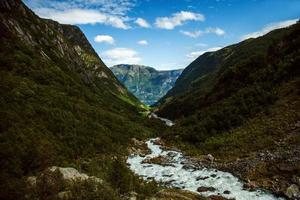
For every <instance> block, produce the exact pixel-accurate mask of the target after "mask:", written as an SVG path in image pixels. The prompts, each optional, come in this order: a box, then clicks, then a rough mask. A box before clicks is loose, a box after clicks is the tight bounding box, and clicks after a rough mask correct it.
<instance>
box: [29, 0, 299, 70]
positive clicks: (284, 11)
mask: <svg viewBox="0 0 300 200" xmlns="http://www.w3.org/2000/svg"><path fill="white" fill-rule="evenodd" d="M25 4H26V5H27V6H29V7H30V8H31V9H33V10H34V12H35V13H36V14H38V15H39V16H40V17H43V18H51V19H53V20H56V21H59V22H60V23H66V24H75V25H78V26H79V27H80V28H81V29H82V31H83V32H84V33H85V34H86V36H87V38H88V40H89V41H90V43H91V44H92V45H93V47H94V48H95V50H96V51H97V53H98V54H99V55H100V57H101V58H102V60H103V61H104V62H105V63H106V65H107V66H109V67H110V66H112V65H115V64H121V63H127V64H143V65H148V66H151V67H154V68H156V69H160V70H167V69H177V68H184V67H186V66H187V65H188V64H189V63H190V62H191V61H193V60H194V59H195V58H197V57H198V56H199V55H201V54H203V53H204V52H206V51H214V50H217V49H219V48H221V47H224V46H227V45H229V44H233V43H237V42H239V41H241V40H243V39H246V38H249V37H258V36H260V35H263V34H265V33H267V32H269V31H270V30H273V29H276V28H280V27H285V26H288V25H290V24H293V23H295V22H296V20H297V19H299V17H300V0H143V1H139V0H25Z"/></svg>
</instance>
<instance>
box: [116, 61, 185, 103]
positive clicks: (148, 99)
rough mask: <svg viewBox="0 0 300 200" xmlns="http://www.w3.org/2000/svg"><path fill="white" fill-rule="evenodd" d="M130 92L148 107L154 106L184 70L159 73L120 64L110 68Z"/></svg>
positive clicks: (151, 69)
mask: <svg viewBox="0 0 300 200" xmlns="http://www.w3.org/2000/svg"><path fill="white" fill-rule="evenodd" d="M110 69H111V70H112V72H113V73H114V74H115V76H116V77H117V78H118V80H119V81H121V82H122V83H123V84H124V85H125V86H126V88H128V90H129V91H131V92H132V93H133V94H134V95H135V96H136V97H137V98H138V99H140V100H141V101H142V102H143V103H145V104H147V105H153V104H154V103H156V102H157V101H158V100H159V99H160V98H161V97H163V96H164V95H165V94H166V93H167V92H168V91H169V90H170V89H171V88H172V87H173V85H174V83H175V81H176V79H177V78H178V76H179V75H180V74H181V72H182V71H183V70H181V69H179V70H168V71H158V70H156V69H154V68H152V67H147V66H143V65H126V64H120V65H115V66H113V67H111V68H110Z"/></svg>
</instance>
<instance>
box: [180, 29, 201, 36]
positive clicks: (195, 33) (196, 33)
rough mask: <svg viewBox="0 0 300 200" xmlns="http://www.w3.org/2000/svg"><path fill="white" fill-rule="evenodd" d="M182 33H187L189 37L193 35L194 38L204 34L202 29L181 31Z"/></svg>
mask: <svg viewBox="0 0 300 200" xmlns="http://www.w3.org/2000/svg"><path fill="white" fill-rule="evenodd" d="M180 33H182V34H183V35H186V36H188V37H192V38H197V37H199V36H201V35H203V32H202V31H200V30H199V31H194V32H189V31H182V30H181V31H180Z"/></svg>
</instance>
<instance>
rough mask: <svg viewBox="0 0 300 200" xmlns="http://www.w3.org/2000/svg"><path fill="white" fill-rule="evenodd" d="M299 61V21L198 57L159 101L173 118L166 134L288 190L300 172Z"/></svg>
mask: <svg viewBox="0 0 300 200" xmlns="http://www.w3.org/2000/svg"><path fill="white" fill-rule="evenodd" d="M299 63H300V23H299V22H298V23H297V24H295V25H292V26H290V27H287V28H282V29H278V30H274V31H272V32H270V33H268V34H266V35H264V36H262V37H258V38H255V39H253V38H252V39H248V40H245V41H242V42H240V43H237V44H234V45H231V46H228V47H225V48H223V49H221V50H218V51H215V52H208V53H205V54H203V55H201V56H199V57H198V58H197V59H196V60H194V61H193V62H192V63H191V64H190V65H189V66H187V67H186V68H185V70H184V71H183V72H182V74H181V76H180V77H179V78H178V79H177V81H176V83H175V85H174V87H173V88H172V89H171V90H170V91H169V92H168V93H167V94H166V95H165V96H164V97H163V98H162V99H161V100H160V102H159V103H160V105H159V106H158V112H157V114H158V115H160V116H162V117H166V118H169V119H173V120H175V126H173V127H172V128H171V129H170V130H167V131H166V132H165V133H164V136H163V138H164V139H165V141H168V142H169V143H171V144H176V145H177V146H178V147H181V148H183V149H184V150H185V151H186V152H188V153H189V154H192V155H195V156H199V155H202V154H212V155H213V156H214V157H215V158H216V159H217V160H218V162H219V163H222V166H221V168H222V169H223V170H225V171H226V170H229V171H231V172H233V173H235V174H237V175H239V176H240V177H241V178H243V179H244V180H245V181H248V183H249V184H250V185H252V186H253V185H256V186H260V187H264V188H266V189H269V190H272V191H274V192H275V193H277V194H279V195H283V194H287V193H288V190H289V189H288V187H289V186H290V185H292V184H294V183H295V181H293V180H294V178H295V177H298V176H299V173H300V168H299V166H300V161H299V159H298V158H299V156H300V154H299V152H300V149H299V147H300V135H299V134H298V133H299V131H300V124H299V123H300V115H299V113H300V101H299V100H300V98H299V94H300V90H299V89H300V87H299V85H300V76H299V75H300V70H299V69H300V68H299ZM229 166H230V167H229Z"/></svg>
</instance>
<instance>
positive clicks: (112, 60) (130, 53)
mask: <svg viewBox="0 0 300 200" xmlns="http://www.w3.org/2000/svg"><path fill="white" fill-rule="evenodd" d="M100 57H101V58H102V59H103V60H104V62H105V63H106V64H107V65H108V66H113V65H116V64H138V63H139V62H140V61H141V60H142V59H141V58H140V57H139V55H138V52H136V51H135V50H133V49H129V48H114V49H110V50H107V51H104V52H103V53H100Z"/></svg>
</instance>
